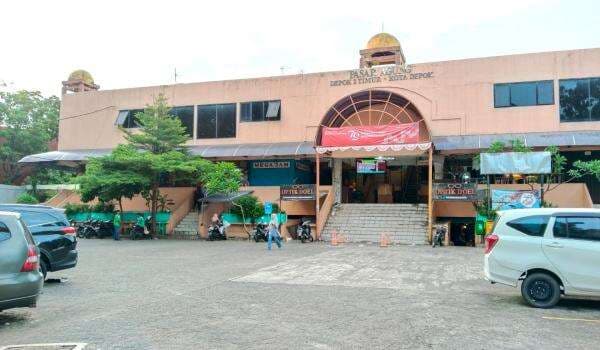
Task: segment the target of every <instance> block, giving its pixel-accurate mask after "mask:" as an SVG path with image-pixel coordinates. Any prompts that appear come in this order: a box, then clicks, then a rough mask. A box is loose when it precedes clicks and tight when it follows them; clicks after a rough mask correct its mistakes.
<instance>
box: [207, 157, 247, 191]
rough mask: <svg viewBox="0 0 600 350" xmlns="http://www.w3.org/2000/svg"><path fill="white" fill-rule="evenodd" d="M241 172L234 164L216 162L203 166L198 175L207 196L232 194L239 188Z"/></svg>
mask: <svg viewBox="0 0 600 350" xmlns="http://www.w3.org/2000/svg"><path fill="white" fill-rule="evenodd" d="M241 178H242V172H241V171H240V169H238V168H237V167H236V166H235V164H233V163H227V162H217V163H208V164H205V168H204V170H203V171H202V173H201V175H200V181H201V182H202V184H203V185H204V189H205V191H206V193H207V194H209V195H211V194H215V193H232V192H235V191H237V190H238V189H239V188H240V183H241Z"/></svg>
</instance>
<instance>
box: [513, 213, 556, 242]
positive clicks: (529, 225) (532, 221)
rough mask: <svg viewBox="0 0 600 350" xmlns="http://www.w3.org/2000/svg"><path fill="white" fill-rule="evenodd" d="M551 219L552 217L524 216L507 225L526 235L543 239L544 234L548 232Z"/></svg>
mask: <svg viewBox="0 0 600 350" xmlns="http://www.w3.org/2000/svg"><path fill="white" fill-rule="evenodd" d="M549 219H550V217H549V216H546V215H533V216H524V217H522V218H518V219H515V220H511V221H509V222H507V223H506V225H507V226H509V227H512V228H514V229H515V230H517V231H519V232H522V233H524V234H526V235H529V236H536V237H542V236H544V232H546V226H548V220H549Z"/></svg>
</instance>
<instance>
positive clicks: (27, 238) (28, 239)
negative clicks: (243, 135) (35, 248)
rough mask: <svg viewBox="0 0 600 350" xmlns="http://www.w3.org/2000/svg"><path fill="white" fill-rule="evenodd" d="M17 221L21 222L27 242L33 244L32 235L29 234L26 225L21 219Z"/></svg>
mask: <svg viewBox="0 0 600 350" xmlns="http://www.w3.org/2000/svg"><path fill="white" fill-rule="evenodd" d="M19 222H20V223H21V226H22V227H23V233H24V234H25V239H26V240H27V243H29V244H33V245H35V242H34V240H33V236H32V235H31V232H30V231H29V229H28V228H27V225H26V224H25V222H24V221H23V219H21V220H19Z"/></svg>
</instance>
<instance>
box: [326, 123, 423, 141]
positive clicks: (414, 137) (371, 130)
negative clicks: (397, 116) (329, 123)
mask: <svg viewBox="0 0 600 350" xmlns="http://www.w3.org/2000/svg"><path fill="white" fill-rule="evenodd" d="M321 132H322V134H321V146H324V147H335V146H376V145H399V144H404V143H418V142H419V122H415V123H405V124H389V125H366V126H342V127H339V128H328V127H323V128H322V129H321Z"/></svg>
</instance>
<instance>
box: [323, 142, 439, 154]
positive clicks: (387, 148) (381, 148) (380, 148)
mask: <svg viewBox="0 0 600 350" xmlns="http://www.w3.org/2000/svg"><path fill="white" fill-rule="evenodd" d="M429 147H431V142H424V143H407V144H400V145H376V146H332V147H317V148H316V150H317V152H319V153H320V154H323V153H327V152H340V151H341V152H346V151H359V152H361V151H362V152H402V151H426V150H428V149H429Z"/></svg>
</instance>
